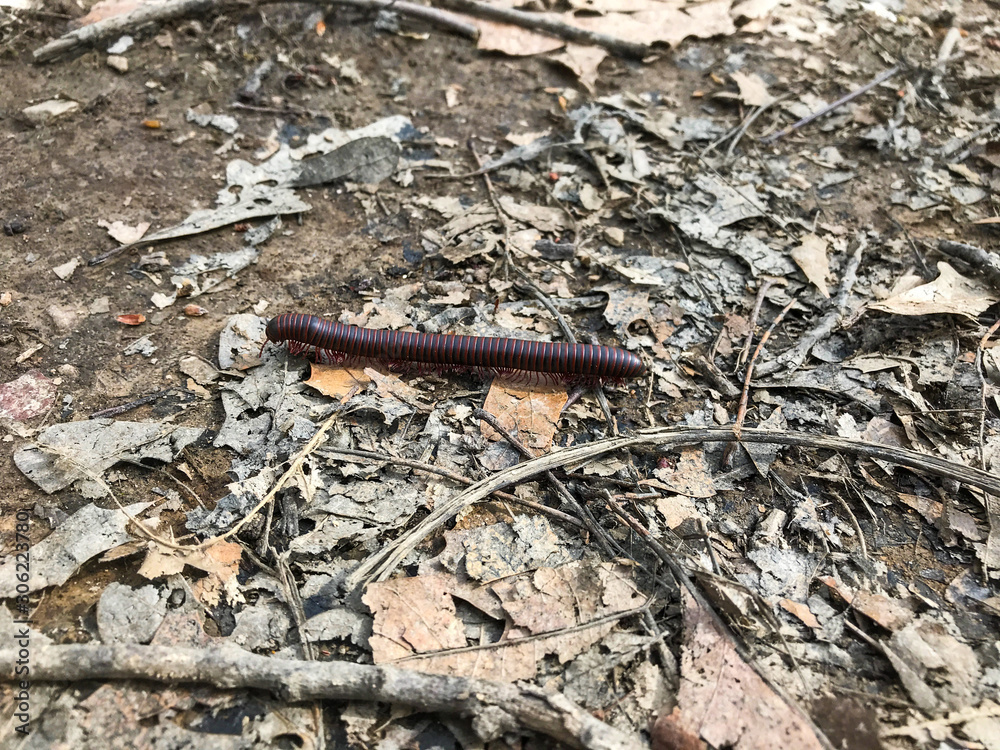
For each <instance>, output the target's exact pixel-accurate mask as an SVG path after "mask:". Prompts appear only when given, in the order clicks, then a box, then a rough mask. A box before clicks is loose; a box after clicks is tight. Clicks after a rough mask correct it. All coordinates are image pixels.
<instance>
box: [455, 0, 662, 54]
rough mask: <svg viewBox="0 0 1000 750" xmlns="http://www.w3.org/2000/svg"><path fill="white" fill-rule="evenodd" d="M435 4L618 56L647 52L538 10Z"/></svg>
mask: <svg viewBox="0 0 1000 750" xmlns="http://www.w3.org/2000/svg"><path fill="white" fill-rule="evenodd" d="M438 4H439V5H442V6H444V7H446V8H449V9H451V10H454V11H458V12H459V13H466V14H468V15H470V16H474V17H476V18H484V19H486V20H489V21H498V22H499V23H509V24H511V25H513V26H520V27H521V28H524V29H529V30H530V31H535V32H538V33H540V34H548V35H549V36H554V37H557V38H559V39H565V40H566V41H567V42H576V43H577V44H587V45H593V46H596V47H604V49H606V50H608V52H611V53H612V54H615V55H618V56H620V57H633V58H639V59H641V58H643V57H645V56H646V55H648V54H649V53H650V47H649V45H648V44H639V43H636V42H630V41H627V40H625V39H620V38H618V37H614V36H610V35H608V34H601V33H598V32H596V31H587V30H586V29H581V28H580V27H578V26H571V25H569V24H567V23H563V22H562V21H558V20H556V19H554V18H549V17H546V16H543V15H541V14H539V13H526V12H525V11H522V10H514V9H513V8H505V7H502V6H498V5H488V4H486V3H481V2H476V0H438Z"/></svg>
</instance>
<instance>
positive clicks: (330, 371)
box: [304, 362, 371, 399]
mask: <svg viewBox="0 0 1000 750" xmlns="http://www.w3.org/2000/svg"><path fill="white" fill-rule="evenodd" d="M310 369H311V372H310V373H309V379H308V380H306V381H304V382H305V384H306V385H308V386H309V387H311V388H315V389H316V390H317V391H319V392H320V393H322V394H323V395H324V396H330V397H331V398H338V399H341V398H347V397H348V396H350V395H352V394H354V393H357V392H359V391H361V390H364V389H365V387H366V386H367V385H368V384H369V383H370V382H371V378H370V377H368V373H367V371H366V370H365V369H363V368H359V367H341V366H340V365H323V364H320V363H318V362H316V363H313V364H312V366H311V368H310Z"/></svg>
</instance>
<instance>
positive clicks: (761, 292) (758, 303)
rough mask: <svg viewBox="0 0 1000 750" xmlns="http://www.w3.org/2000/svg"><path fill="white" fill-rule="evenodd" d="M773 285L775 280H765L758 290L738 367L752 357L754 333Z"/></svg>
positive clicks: (737, 360) (738, 359) (737, 359)
mask: <svg viewBox="0 0 1000 750" xmlns="http://www.w3.org/2000/svg"><path fill="white" fill-rule="evenodd" d="M773 285H774V279H772V278H765V279H764V282H763V283H762V284H761V285H760V289H758V290H757V299H756V300H754V303H753V312H752V313H750V321H749V323H748V325H747V340H746V341H745V342H744V343H743V349H742V350H741V351H740V356H739V357H737V358H736V366H737V367H742V365H743V363H744V362H746V361H747V357H749V356H750V345H751V344H753V332H754V330H755V329H756V328H757V318H758V317H760V308H761V307H763V305H764V297H765V295H766V294H767V291H768V290H769V289H770V288H771V287H772V286H773Z"/></svg>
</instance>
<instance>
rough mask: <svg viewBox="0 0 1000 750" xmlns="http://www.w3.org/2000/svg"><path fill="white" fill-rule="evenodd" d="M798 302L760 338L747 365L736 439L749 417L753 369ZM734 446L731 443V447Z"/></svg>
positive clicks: (734, 428)
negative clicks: (773, 334) (780, 325)
mask: <svg viewBox="0 0 1000 750" xmlns="http://www.w3.org/2000/svg"><path fill="white" fill-rule="evenodd" d="M796 302H798V300H797V299H795V298H794V297H793V298H792V299H791V300H789V302H788V304H787V305H785V306H784V307H783V308H782V310H781V312H779V313H778V314H777V316H775V318H774V320H772V321H771V325H770V327H769V328H768V329H767V330H766V331H764V335H763V336H761V337H760V341H758V342H757V348H756V349H754V352H753V356H752V357H750V362H748V363H747V372H746V375H745V376H744V378H743V393H742V395H741V396H740V408H739V409H738V410H737V412H736V420H735V422H734V423H733V433H734V434H735V435H736V439H737V440H739V439H740V430H742V429H743V422H744V420H745V419H746V416H747V404H748V402H749V400H750V381H751V380H752V379H753V368H754V365H755V364H757V358H758V357H760V353H761V352H762V351H764V346H765V344H767V340H768V339H769V338H771V334H772V333H773V332H774V329H775V328H777V327H778V324H779V323H781V321H782V320H784V318H785V315H786V314H787V313H788V311H789V310H791V309H792V307H793V306H794V305H795V303H796ZM732 445H734V444H733V443H730V447H731V446H732Z"/></svg>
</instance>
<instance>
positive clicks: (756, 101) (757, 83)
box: [729, 72, 774, 107]
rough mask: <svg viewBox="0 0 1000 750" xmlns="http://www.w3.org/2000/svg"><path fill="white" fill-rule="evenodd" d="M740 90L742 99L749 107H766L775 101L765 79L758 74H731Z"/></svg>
mask: <svg viewBox="0 0 1000 750" xmlns="http://www.w3.org/2000/svg"><path fill="white" fill-rule="evenodd" d="M729 75H730V77H732V79H733V80H734V81H736V85H737V86H739V88H740V99H742V100H743V103H744V104H746V105H747V106H749V107H766V106H767V105H768V104H770V103H771V102H773V101H774V97H773V96H771V94H770V93H769V92H768V90H767V84H766V83H764V79H763V78H761V77H760V76H759V75H757V74H756V73H740V72H734V73H730V74H729Z"/></svg>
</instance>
